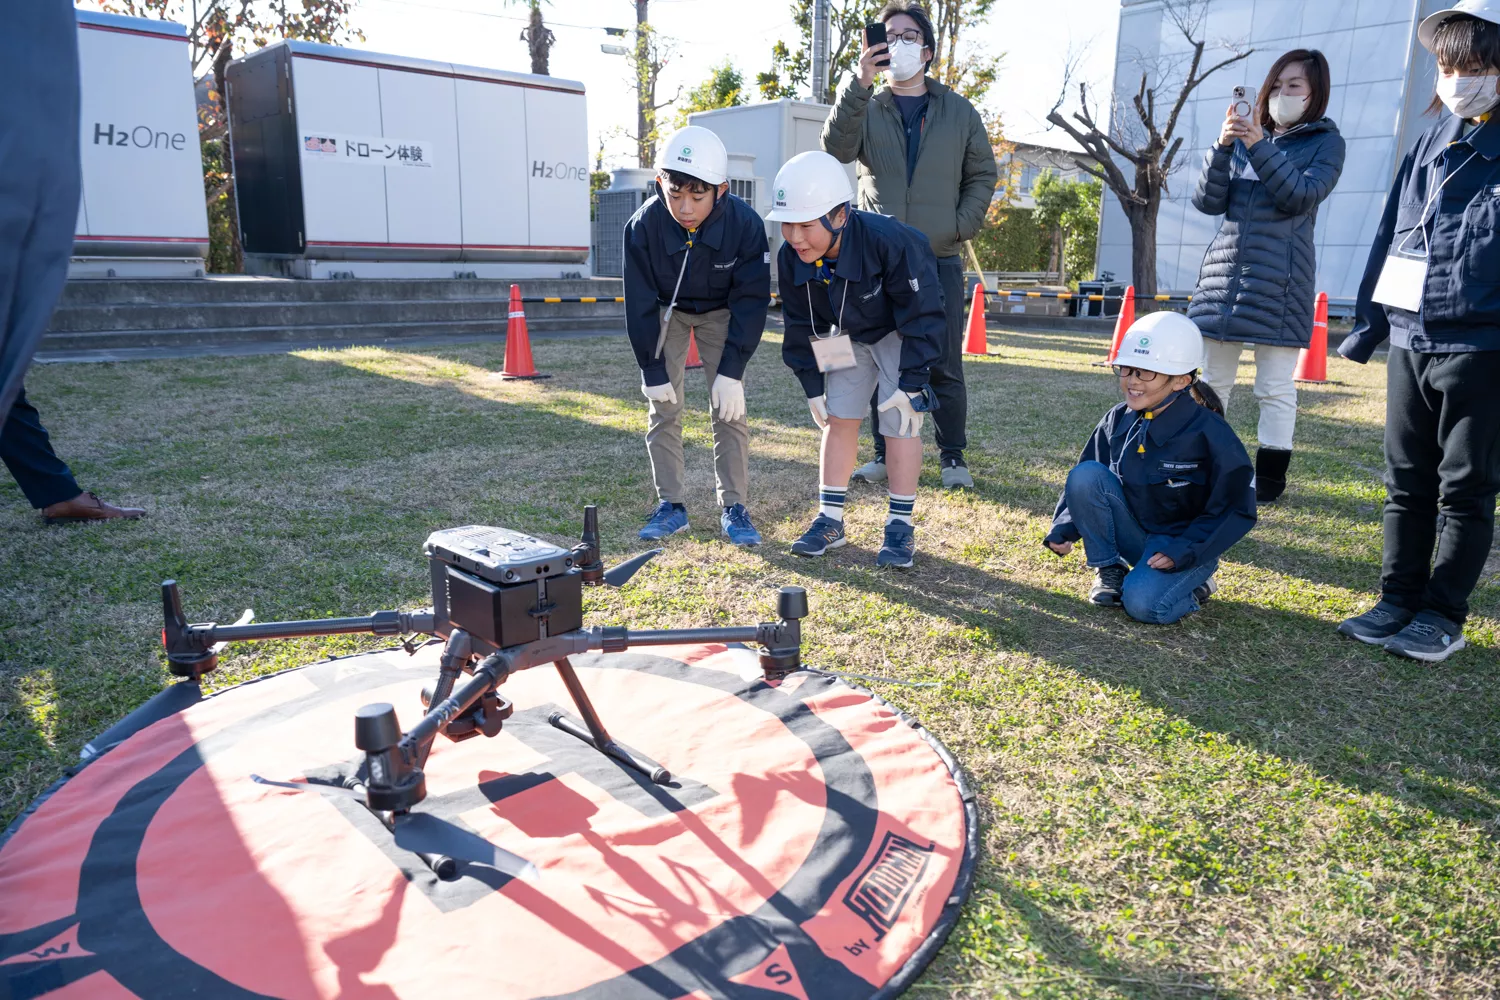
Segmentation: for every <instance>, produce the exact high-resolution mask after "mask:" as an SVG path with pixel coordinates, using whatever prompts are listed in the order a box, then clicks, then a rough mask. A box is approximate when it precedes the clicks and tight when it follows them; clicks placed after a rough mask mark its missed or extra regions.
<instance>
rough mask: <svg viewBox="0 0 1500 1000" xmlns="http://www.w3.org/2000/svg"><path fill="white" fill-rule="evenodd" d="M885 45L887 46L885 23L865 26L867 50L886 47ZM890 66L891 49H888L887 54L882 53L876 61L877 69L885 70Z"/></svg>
mask: <svg viewBox="0 0 1500 1000" xmlns="http://www.w3.org/2000/svg"><path fill="white" fill-rule="evenodd" d="M885 44H886V42H885V22H884V21H880V22H878V23H876V24H867V25H865V47H866V48H869V47H870V46H872V45H885ZM890 64H891V56H890V49H889V48H887V49H886V51H885V52H882V53H881V54H880V56H879V57H877V58H876V59H875V67H876V68H877V69H885V68H886V67H888V66H889V65H890Z"/></svg>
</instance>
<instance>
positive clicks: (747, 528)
mask: <svg viewBox="0 0 1500 1000" xmlns="http://www.w3.org/2000/svg"><path fill="white" fill-rule="evenodd" d="M719 526H720V527H721V528H723V529H724V534H726V535H728V536H729V540H730V541H731V542H733V543H734V544H736V545H759V544H760V532H758V531H756V530H755V525H753V524H751V523H750V512H749V511H748V510H746V509H745V505H744V504H742V503H737V504H735V505H734V506H732V507H725V508H724V513H722V514H720V515H719Z"/></svg>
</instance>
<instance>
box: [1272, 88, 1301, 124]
mask: <svg viewBox="0 0 1500 1000" xmlns="http://www.w3.org/2000/svg"><path fill="white" fill-rule="evenodd" d="M1267 107H1268V108H1269V109H1270V111H1271V120H1272V121H1274V122H1275V123H1276V124H1277V125H1280V126H1281V127H1282V128H1291V127H1292V126H1293V125H1295V124H1297V123H1298V122H1299V121H1301V120H1302V116H1303V115H1304V114H1306V113H1307V98H1305V97H1291V96H1288V95H1287V94H1277V95H1276V96H1275V97H1273V98H1271V100H1270V101H1269V102H1268V103H1267Z"/></svg>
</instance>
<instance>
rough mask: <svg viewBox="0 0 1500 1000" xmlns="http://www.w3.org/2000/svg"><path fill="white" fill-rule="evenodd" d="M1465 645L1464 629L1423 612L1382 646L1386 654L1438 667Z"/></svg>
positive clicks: (1438, 616) (1429, 612) (1433, 614)
mask: <svg viewBox="0 0 1500 1000" xmlns="http://www.w3.org/2000/svg"><path fill="white" fill-rule="evenodd" d="M1466 645H1468V644H1467V643H1466V642H1464V630H1463V626H1461V625H1459V624H1458V623H1457V622H1451V621H1449V620H1448V619H1446V618H1444V617H1443V616H1442V615H1440V614H1436V613H1434V612H1431V611H1423V612H1421V613H1420V614H1418V615H1417V616H1416V617H1415V618H1413V619H1412V620H1411V622H1410V624H1408V625H1407V626H1406V628H1404V629H1402V630H1401V631H1400V632H1397V633H1396V634H1395V635H1394V636H1392V637H1391V639H1390V641H1389V642H1387V643H1386V644H1385V651H1386V652H1387V653H1395V654H1396V655H1397V656H1405V657H1408V658H1409V659H1413V660H1421V661H1423V662H1424V663H1437V662H1439V661H1440V660H1446V659H1447V658H1448V657H1450V656H1452V655H1453V654H1454V653H1456V652H1458V651H1459V650H1460V649H1463V648H1464V646H1466Z"/></svg>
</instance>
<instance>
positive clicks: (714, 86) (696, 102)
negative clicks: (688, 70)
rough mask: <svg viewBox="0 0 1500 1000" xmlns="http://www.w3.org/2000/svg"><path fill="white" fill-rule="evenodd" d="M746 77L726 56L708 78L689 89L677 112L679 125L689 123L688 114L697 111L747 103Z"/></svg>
mask: <svg viewBox="0 0 1500 1000" xmlns="http://www.w3.org/2000/svg"><path fill="white" fill-rule="evenodd" d="M747 100H748V99H747V98H746V97H745V78H744V77H743V76H741V75H740V71H739V70H737V69H735V68H734V64H733V63H731V62H730V61H729V57H728V56H726V57H725V58H724V61H723V62H722V63H720V64H719V65H717V66H715V67H714V68H713V72H712V73H711V74H709V77H708V79H706V80H704V81H703V82H702V83H700V84H698V86H696V87H694V88H693V89H692V90H690V91H688V95H687V102H686V103H685V104H683V106H682V108H681V109H680V110H679V111H678V112H677V127H678V128H681V127H682V126H684V125H686V124H687V119H688V115H690V114H692V113H693V112H695V111H712V110H714V109H715V108H737V107H739V106H740V105H741V104H745V103H747Z"/></svg>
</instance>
